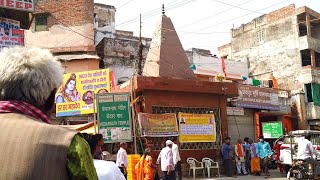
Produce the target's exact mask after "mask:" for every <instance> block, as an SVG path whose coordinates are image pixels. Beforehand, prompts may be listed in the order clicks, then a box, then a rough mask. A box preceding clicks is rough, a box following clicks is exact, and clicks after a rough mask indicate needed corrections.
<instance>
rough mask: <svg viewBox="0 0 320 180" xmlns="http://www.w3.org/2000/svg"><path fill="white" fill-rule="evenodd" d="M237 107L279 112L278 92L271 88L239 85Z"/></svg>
mask: <svg viewBox="0 0 320 180" xmlns="http://www.w3.org/2000/svg"><path fill="white" fill-rule="evenodd" d="M236 105H237V107H242V108H252V109H264V110H272V111H279V110H280V106H279V98H278V91H277V90H275V89H271V88H260V87H254V86H245V85H239V97H238V101H237V102H236Z"/></svg>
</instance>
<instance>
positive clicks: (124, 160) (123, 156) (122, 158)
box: [116, 142, 128, 179]
mask: <svg viewBox="0 0 320 180" xmlns="http://www.w3.org/2000/svg"><path fill="white" fill-rule="evenodd" d="M116 164H117V166H118V167H119V169H120V171H121V172H122V173H123V175H124V177H125V178H126V179H127V174H128V173H127V167H128V154H127V143H125V142H121V143H120V149H119V151H118V153H117V161H116Z"/></svg>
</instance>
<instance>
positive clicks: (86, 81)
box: [56, 69, 110, 117]
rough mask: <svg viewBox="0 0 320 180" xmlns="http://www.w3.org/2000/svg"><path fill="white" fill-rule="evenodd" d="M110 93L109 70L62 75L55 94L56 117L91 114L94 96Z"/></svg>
mask: <svg viewBox="0 0 320 180" xmlns="http://www.w3.org/2000/svg"><path fill="white" fill-rule="evenodd" d="M107 92H110V80H109V69H100V70H94V71H84V72H78V73H70V74H65V75H64V80H63V84H62V86H61V87H60V88H59V89H58V92H57V94H56V116H57V117H61V116H76V115H83V114H92V113H93V110H94V107H93V106H94V94H97V93H107Z"/></svg>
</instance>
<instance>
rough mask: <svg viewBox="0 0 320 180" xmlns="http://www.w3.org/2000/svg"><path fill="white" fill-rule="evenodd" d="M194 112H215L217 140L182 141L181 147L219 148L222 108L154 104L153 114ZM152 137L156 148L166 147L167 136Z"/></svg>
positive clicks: (185, 148) (186, 148)
mask: <svg viewBox="0 0 320 180" xmlns="http://www.w3.org/2000/svg"><path fill="white" fill-rule="evenodd" d="M179 112H182V113H193V114H214V116H215V120H216V127H217V129H216V133H217V134H216V142H214V143H213V142H212V143H182V144H181V145H180V149H184V150H188V149H219V148H220V146H221V118H220V109H214V108H197V107H164V106H152V113H153V114H164V113H176V114H177V116H178V113H179ZM148 139H152V142H153V148H154V149H155V150H161V149H162V148H163V147H164V143H165V141H166V140H167V139H168V138H166V137H154V138H148Z"/></svg>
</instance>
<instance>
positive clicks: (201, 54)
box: [186, 48, 249, 83]
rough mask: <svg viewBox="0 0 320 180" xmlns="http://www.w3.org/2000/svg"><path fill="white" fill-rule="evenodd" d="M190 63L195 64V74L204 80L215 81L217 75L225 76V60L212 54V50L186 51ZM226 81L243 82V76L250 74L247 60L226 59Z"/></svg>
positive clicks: (196, 49) (193, 49)
mask: <svg viewBox="0 0 320 180" xmlns="http://www.w3.org/2000/svg"><path fill="white" fill-rule="evenodd" d="M186 54H187V57H188V60H189V62H190V64H192V65H194V67H193V68H194V70H193V72H194V74H195V75H196V76H197V78H198V79H200V80H204V81H215V77H216V76H224V71H223V65H222V64H223V61H222V59H221V58H218V57H217V56H214V55H212V54H211V52H210V50H205V49H198V48H191V49H189V50H187V51H186ZM224 64H225V73H226V77H224V80H225V81H231V82H240V83H243V78H246V77H248V75H249V66H248V62H247V61H232V60H227V59H225V60H224Z"/></svg>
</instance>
